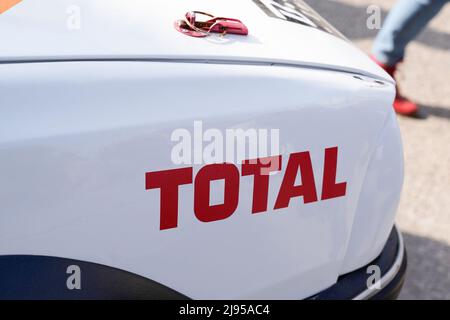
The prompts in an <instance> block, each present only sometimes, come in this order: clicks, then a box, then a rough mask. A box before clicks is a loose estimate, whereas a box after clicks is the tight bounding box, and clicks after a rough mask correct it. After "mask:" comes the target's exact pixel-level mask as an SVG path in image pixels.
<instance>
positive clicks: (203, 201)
mask: <svg viewBox="0 0 450 320" xmlns="http://www.w3.org/2000/svg"><path fill="white" fill-rule="evenodd" d="M222 179H223V180H225V190H224V193H225V194H224V201H223V203H222V204H217V205H210V204H209V198H210V191H211V190H210V189H211V186H210V183H211V181H213V180H222ZM238 203H239V170H238V168H237V167H236V166H235V165H234V164H230V163H222V164H210V165H207V166H204V167H203V168H201V169H200V171H199V172H198V173H197V175H196V177H195V186H194V212H195V216H196V217H197V219H198V220H200V221H203V222H211V221H217V220H223V219H226V218H228V217H229V216H231V215H232V214H233V213H234V211H236V208H237V206H238Z"/></svg>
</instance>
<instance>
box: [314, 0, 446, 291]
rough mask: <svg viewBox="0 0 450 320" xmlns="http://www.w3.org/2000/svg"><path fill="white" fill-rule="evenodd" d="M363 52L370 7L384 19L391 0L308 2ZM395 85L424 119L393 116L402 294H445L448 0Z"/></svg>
mask: <svg viewBox="0 0 450 320" xmlns="http://www.w3.org/2000/svg"><path fill="white" fill-rule="evenodd" d="M306 2H308V3H309V4H310V5H311V6H312V7H313V8H315V9H316V10H317V11H318V12H319V13H320V14H321V15H322V16H324V17H325V18H326V19H327V20H328V21H330V22H331V23H332V24H333V25H334V26H335V27H337V29H339V30H340V31H341V32H342V33H343V34H344V35H346V36H347V37H348V38H349V39H351V40H352V41H354V42H355V43H356V45H357V46H359V47H360V48H361V49H362V50H364V51H366V52H369V51H370V47H371V44H372V41H373V38H374V37H375V35H376V33H377V30H369V29H368V28H367V26H366V19H367V17H368V14H367V8H368V6H369V5H379V6H380V9H381V12H382V17H383V18H384V17H385V16H386V14H387V12H388V11H389V8H391V7H392V6H393V4H394V3H395V0H338V1H331V0H306ZM398 83H399V86H400V89H401V90H402V92H403V94H404V95H406V96H407V97H408V98H410V99H412V100H414V101H416V102H417V103H419V104H420V105H421V107H422V111H423V114H424V118H423V119H409V118H404V117H399V124H400V128H401V131H402V137H403V143H404V153H405V184H404V189H403V194H402V199H401V203H400V207H399V212H398V215H397V225H398V226H399V228H400V230H402V231H403V234H404V239H405V244H406V247H407V251H408V259H409V261H408V262H409V265H408V271H407V275H406V282H405V286H404V288H403V291H402V293H401V294H400V297H399V298H400V299H450V2H449V4H448V5H447V6H446V7H444V9H443V10H442V11H441V12H440V13H439V15H438V16H436V17H435V18H434V19H433V20H432V21H431V23H430V24H429V25H428V27H427V28H426V29H425V30H424V31H423V32H422V34H421V35H420V36H419V37H418V38H417V39H416V40H415V41H414V42H412V43H411V44H410V45H409V46H408V48H407V53H406V57H405V61H404V64H403V65H402V67H401V68H400V71H399V78H398Z"/></svg>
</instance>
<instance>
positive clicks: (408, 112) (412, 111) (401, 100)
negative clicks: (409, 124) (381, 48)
mask: <svg viewBox="0 0 450 320" xmlns="http://www.w3.org/2000/svg"><path fill="white" fill-rule="evenodd" d="M370 57H371V58H372V60H373V61H375V63H376V64H378V65H379V66H380V67H381V68H383V69H384V71H386V72H387V73H388V74H389V75H390V76H391V77H393V78H394V79H395V76H394V75H395V72H396V71H397V65H394V66H388V65H386V64H384V63H381V62H379V61H378V60H377V59H376V58H375V57H374V56H370ZM396 89H397V95H396V96H395V100H394V106H393V107H394V110H395V112H396V113H398V114H401V115H403V116H409V117H413V116H415V115H416V114H417V113H418V111H419V108H418V106H417V104H415V103H414V102H412V101H410V100H408V99H407V98H405V97H404V96H402V95H401V94H400V93H399V90H398V87H397V88H396Z"/></svg>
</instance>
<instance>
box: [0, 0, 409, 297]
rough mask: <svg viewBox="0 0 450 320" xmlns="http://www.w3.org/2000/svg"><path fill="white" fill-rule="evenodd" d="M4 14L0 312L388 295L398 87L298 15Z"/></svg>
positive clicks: (268, 6)
mask: <svg viewBox="0 0 450 320" xmlns="http://www.w3.org/2000/svg"><path fill="white" fill-rule="evenodd" d="M9 2H10V3H11V1H9ZM13 2H14V1H13ZM16 2H18V3H17V4H16V5H15V6H13V7H11V8H8V10H6V8H4V10H3V13H1V14H0V39H1V41H0V208H1V210H0V299H53V298H56V299H79V298H82V299H118V298H124V299H133V298H135V299H180V298H181V299H183V298H192V299H307V298H309V299H368V298H374V299H378V298H394V297H396V295H397V294H398V293H399V290H400V288H401V285H402V284H403V279H404V273H405V269H406V256H405V251H404V250H405V249H404V246H403V242H402V237H401V235H400V233H399V232H398V231H397V230H396V229H395V227H394V218H395V213H396V209H397V205H398V202H399V197H400V193H401V189H402V183H403V151H402V143H401V138H400V132H399V128H398V126H397V121H396V117H395V114H394V112H393V109H392V101H393V99H394V95H395V84H394V81H393V79H392V78H391V77H389V76H388V75H387V74H386V73H385V72H384V71H383V70H382V69H380V68H379V67H378V66H377V65H375V64H374V63H373V62H372V61H371V60H370V59H369V57H367V56H366V55H365V54H364V53H363V52H361V51H360V50H358V49H357V48H355V47H354V46H353V45H352V44H351V43H350V42H349V41H348V40H346V39H345V38H344V37H343V36H342V35H341V34H340V33H339V32H337V31H336V30H335V29H334V28H333V27H331V26H330V25H329V24H328V23H327V22H325V21H324V20H323V19H322V18H321V17H320V16H318V15H317V13H315V12H314V11H313V10H312V9H311V8H310V7H308V6H307V5H306V4H305V3H304V2H302V1H298V0H274V1H270V0H246V1H244V0H239V1H237V0H236V1H219V0H214V1H213V0H208V1H206V0H201V1H200V0H197V1H194V0H184V1H175V0H164V1H149V0H133V1H118V0H117V1H115V0H114V1H113V0H95V1H93V0H70V1H65V0H64V1H42V0H39V1H38V0H27V1H23V2H19V1H16ZM195 10H200V12H198V11H195ZM210 13H211V14H210Z"/></svg>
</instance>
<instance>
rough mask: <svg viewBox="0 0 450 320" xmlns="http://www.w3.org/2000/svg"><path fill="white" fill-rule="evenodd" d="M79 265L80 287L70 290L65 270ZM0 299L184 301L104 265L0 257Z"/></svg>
mask: <svg viewBox="0 0 450 320" xmlns="http://www.w3.org/2000/svg"><path fill="white" fill-rule="evenodd" d="M71 265H75V266H78V267H79V268H80V274H81V277H80V279H81V281H80V283H81V288H80V289H76V288H75V289H72V290H69V289H68V287H67V284H66V282H67V279H68V278H69V276H70V275H71V273H69V274H68V273H67V268H68V267H69V266H71ZM0 299H1V300H5V299H7V300H23V299H27V300H47V299H58V300H70V299H164V300H179V299H187V297H186V296H184V295H182V294H181V293H179V292H176V291H175V290H172V289H170V288H168V287H166V286H164V285H162V284H160V283H157V282H155V281H152V280H150V279H147V278H144V277H141V276H139V275H136V274H133V273H130V272H127V271H124V270H120V269H116V268H112V267H108V266H105V265H101V264H97V263H92V262H85V261H79V260H73V259H65V258H58V257H49V256H32V255H7V256H0Z"/></svg>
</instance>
